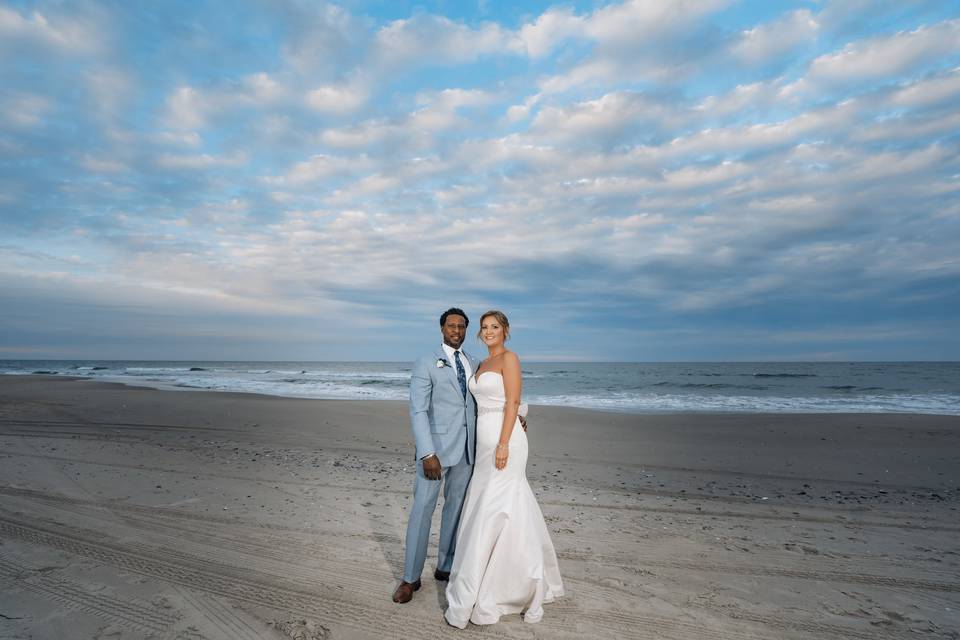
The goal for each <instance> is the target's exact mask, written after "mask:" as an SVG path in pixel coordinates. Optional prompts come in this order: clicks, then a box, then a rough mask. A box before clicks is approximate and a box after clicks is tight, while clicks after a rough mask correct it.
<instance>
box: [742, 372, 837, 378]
mask: <svg viewBox="0 0 960 640" xmlns="http://www.w3.org/2000/svg"><path fill="white" fill-rule="evenodd" d="M740 375H741V376H752V377H754V378H819V377H820V376H818V375H817V374H815V373H741V374H740Z"/></svg>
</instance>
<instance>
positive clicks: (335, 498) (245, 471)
mask: <svg viewBox="0 0 960 640" xmlns="http://www.w3.org/2000/svg"><path fill="white" fill-rule="evenodd" d="M530 422H531V426H530V431H529V437H530V446H531V456H530V464H529V466H528V469H527V475H528V478H529V479H530V483H531V486H532V487H533V489H534V491H535V493H536V494H537V497H538V499H539V500H540V504H541V507H542V509H543V512H544V515H545V517H546V519H547V525H548V527H549V528H550V532H551V535H552V536H553V540H554V543H555V545H556V548H557V552H558V557H559V560H560V567H561V571H562V573H563V577H564V581H565V586H566V589H567V592H568V596H567V597H565V598H564V599H563V600H561V601H559V602H557V603H554V604H552V605H548V606H547V607H545V615H544V620H543V622H541V623H540V624H537V625H526V624H524V623H523V622H522V621H521V619H520V616H516V615H515V616H506V617H505V618H504V619H503V620H502V621H501V622H500V623H499V624H497V625H494V626H492V627H475V626H471V627H468V629H467V630H466V631H462V632H461V631H457V630H455V629H451V628H450V627H448V626H446V624H445V623H444V621H443V616H442V611H443V607H444V595H443V588H442V587H443V585H442V584H440V585H438V584H437V583H436V582H435V581H434V580H433V578H432V569H433V564H434V562H435V560H436V556H435V553H436V534H437V527H438V524H439V509H438V510H437V514H436V518H435V524H434V531H433V541H432V542H431V546H430V550H429V552H428V553H429V555H428V558H427V568H426V570H425V572H424V576H423V578H424V579H423V588H422V589H421V590H420V591H419V592H417V594H416V596H415V598H414V600H413V601H412V602H411V603H409V604H406V605H397V604H394V603H393V602H391V600H390V594H391V593H392V591H393V588H394V587H395V585H396V584H397V581H398V579H399V576H400V573H401V569H402V562H403V532H404V529H405V526H406V516H407V509H408V507H409V505H410V502H411V499H412V498H411V488H412V484H413V446H412V443H411V435H410V428H409V419H408V417H407V407H406V404H405V403H402V402H391V401H372V402H366V401H324V400H301V399H285V398H273V397H267V396H255V395H246V394H233V393H207V392H178V391H159V390H151V389H142V388H134V387H127V386H123V385H119V384H110V383H104V382H95V381H89V380H82V379H71V378H65V377H62V376H3V377H0V638H71V639H73V638H111V639H119V640H125V639H128V638H129V639H133V638H165V639H168V638H169V639H194V640H196V639H201V638H209V639H217V638H230V639H254V638H256V639H260V638H276V639H282V638H304V639H307V638H451V637H456V636H458V635H462V636H464V637H498V638H502V637H506V638H581V637H592V638H650V639H654V638H655V639H665V640H670V639H700V638H717V639H740V638H744V639H748V638H749V639H761V638H762V639H769V638H863V639H868V638H869V639H873V638H905V637H930V638H960V512H958V507H960V419H958V418H957V417H951V416H922V415H890V414H884V415H859V414H856V415H855V414H840V415H837V414H832V415H781V414H777V415H770V414H722V415H710V414H689V413H688V414H666V415H644V416H637V415H627V414H614V413H603V412H596V411H585V410H576V409H565V408H550V407H536V406H535V407H531V413H530Z"/></svg>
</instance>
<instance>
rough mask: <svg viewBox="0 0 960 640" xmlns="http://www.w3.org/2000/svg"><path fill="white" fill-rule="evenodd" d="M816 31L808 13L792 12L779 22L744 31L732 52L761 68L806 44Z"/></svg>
mask: <svg viewBox="0 0 960 640" xmlns="http://www.w3.org/2000/svg"><path fill="white" fill-rule="evenodd" d="M819 29H820V25H819V23H818V22H817V19H816V18H815V17H814V16H813V14H812V13H810V11H809V10H807V9H799V10H797V11H791V12H790V13H788V14H786V15H784V16H783V17H781V18H780V19H779V20H776V21H774V22H771V23H769V24H764V25H760V26H758V27H754V28H752V29H747V30H745V31H743V32H742V33H741V34H740V39H739V40H738V41H737V42H736V44H734V45H733V48H732V52H733V54H734V55H735V56H736V57H737V58H739V59H741V60H743V61H745V62H747V63H750V64H763V63H766V62H770V61H771V60H772V59H775V58H777V57H778V56H780V55H782V54H784V53H787V52H789V51H791V50H792V49H794V48H795V47H797V46H799V45H802V44H804V43H807V42H809V41H810V40H812V39H813V38H815V37H816V35H817V33H818V31H819Z"/></svg>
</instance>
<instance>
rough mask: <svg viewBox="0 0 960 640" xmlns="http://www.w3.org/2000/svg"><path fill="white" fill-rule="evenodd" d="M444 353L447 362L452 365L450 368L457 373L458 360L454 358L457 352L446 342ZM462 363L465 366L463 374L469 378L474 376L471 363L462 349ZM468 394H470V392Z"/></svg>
mask: <svg viewBox="0 0 960 640" xmlns="http://www.w3.org/2000/svg"><path fill="white" fill-rule="evenodd" d="M443 351H444V353H446V354H447V361H448V362H449V363H450V366H451V367H453V373H454V374H456V373H457V359H456V358H454V357H453V352H454V351H457V349H454V348H453V347H451V346H450V345H448V344H447V343H446V342H444V343H443ZM460 362H461V363H462V364H463V372H464V373H465V374H466V376H467V378H469V377H470V376H471V375H473V370H472V369H471V368H470V361H469V360H468V359H467V356H466V355H464V353H463V349H460ZM467 393H470V392H469V391H468V392H467Z"/></svg>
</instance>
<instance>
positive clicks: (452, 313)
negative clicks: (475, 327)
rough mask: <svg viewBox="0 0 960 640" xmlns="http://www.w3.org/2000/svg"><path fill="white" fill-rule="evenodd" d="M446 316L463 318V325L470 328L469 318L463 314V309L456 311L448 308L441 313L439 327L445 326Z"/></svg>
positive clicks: (453, 308) (454, 308)
mask: <svg viewBox="0 0 960 640" xmlns="http://www.w3.org/2000/svg"><path fill="white" fill-rule="evenodd" d="M447 316H463V320H464V324H465V325H466V326H468V327H469V326H470V318H468V317H467V314H466V313H464V312H463V309H457V308H456V307H450V308H449V309H447V310H446V311H444V312H443V315H442V316H440V326H441V327H442V326H443V325H445V324H447Z"/></svg>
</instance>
